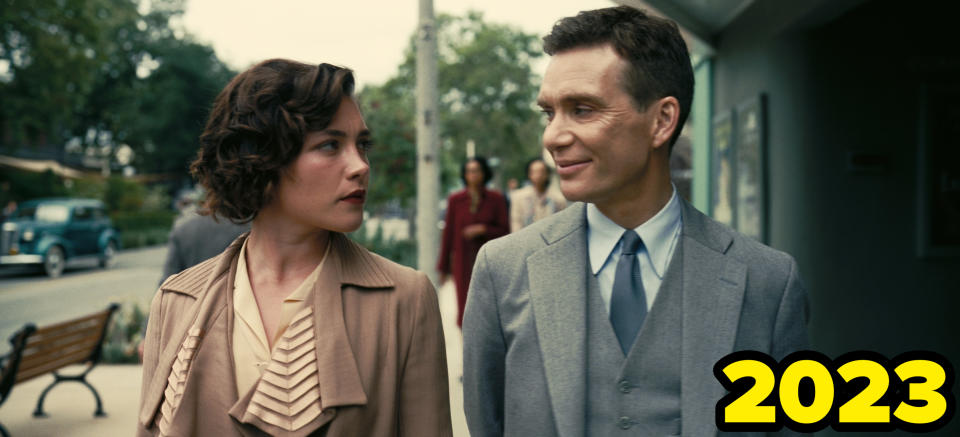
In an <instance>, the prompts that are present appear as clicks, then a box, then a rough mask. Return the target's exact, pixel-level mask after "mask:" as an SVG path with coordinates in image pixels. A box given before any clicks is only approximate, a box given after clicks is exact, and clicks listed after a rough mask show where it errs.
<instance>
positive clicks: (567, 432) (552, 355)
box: [463, 202, 807, 437]
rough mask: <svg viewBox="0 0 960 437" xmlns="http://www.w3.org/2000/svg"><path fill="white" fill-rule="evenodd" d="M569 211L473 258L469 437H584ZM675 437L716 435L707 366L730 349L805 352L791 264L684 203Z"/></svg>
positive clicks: (576, 273)
mask: <svg viewBox="0 0 960 437" xmlns="http://www.w3.org/2000/svg"><path fill="white" fill-rule="evenodd" d="M585 209H586V208H585V205H584V204H583V203H576V204H573V205H572V206H570V207H568V208H567V209H565V210H563V211H561V212H560V213H557V214H556V215H554V216H552V217H550V218H547V219H544V220H541V221H539V222H537V223H534V224H533V225H531V226H529V227H527V228H524V229H523V230H521V231H520V232H517V233H515V234H511V235H509V236H506V237H503V238H499V239H497V240H494V241H491V242H489V243H487V244H486V245H485V246H484V247H483V248H482V249H481V250H480V253H479V255H478V256H477V261H476V264H475V266H474V271H473V279H472V281H471V284H470V291H469V293H468V295H467V307H466V313H465V315H464V319H463V340H464V364H463V367H464V371H463V391H464V410H465V412H466V416H467V424H468V426H469V428H470V435H471V436H472V437H483V436H522V437H530V436H561V437H574V436H583V435H584V433H585V431H584V429H585V428H584V427H585V413H584V411H585V399H586V394H585V389H586V379H585V375H586V372H585V366H586V352H585V351H586V346H585V343H586V305H585V304H584V303H585V302H586V294H585V293H586V290H587V282H586V279H587V278H588V274H589V270H588V268H587V238H586V231H587V221H586V215H585ZM682 216H683V228H682V231H681V237H680V243H681V244H682V245H683V246H682V248H683V250H682V252H680V253H682V256H683V257H684V259H683V263H682V266H683V272H682V277H683V297H682V299H683V307H682V314H683V316H682V317H683V320H682V327H683V332H682V349H681V352H682V354H681V356H682V357H683V358H682V360H681V363H680V367H681V375H682V376H681V414H682V422H681V429H682V433H683V435H689V436H713V435H716V433H717V429H716V426H715V424H714V420H715V419H714V415H715V407H716V403H717V401H718V400H720V398H721V397H723V395H724V394H725V391H724V389H723V387H722V386H721V385H720V383H719V382H718V381H717V380H716V378H715V377H714V375H713V365H714V363H716V362H717V360H719V359H720V358H721V357H723V356H725V355H727V354H729V353H731V352H733V351H737V350H758V351H761V352H765V353H767V354H770V355H772V356H773V357H774V358H775V359H778V360H779V359H782V358H783V357H784V356H786V355H787V354H789V353H790V352H793V351H796V350H799V349H804V348H805V347H806V345H807V332H806V320H807V297H806V292H805V290H804V288H803V285H802V283H801V281H800V277H799V274H798V272H797V265H796V262H795V261H794V260H793V258H791V257H790V256H789V255H787V254H785V253H783V252H779V251H776V250H774V249H771V248H769V247H767V246H764V245H762V244H760V243H758V242H756V241H754V240H752V239H750V238H747V237H745V236H742V235H740V234H739V233H737V232H736V231H734V230H732V229H730V228H728V227H726V226H724V225H721V224H719V223H717V222H715V221H713V220H712V219H710V218H709V217H707V216H705V215H703V214H702V213H701V212H699V211H697V210H696V209H695V208H693V206H691V205H690V204H688V203H687V202H683V212H682Z"/></svg>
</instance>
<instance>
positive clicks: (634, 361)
mask: <svg viewBox="0 0 960 437" xmlns="http://www.w3.org/2000/svg"><path fill="white" fill-rule="evenodd" d="M682 259H683V255H682V254H681V247H680V245H677V248H676V249H675V251H674V254H673V259H672V260H671V262H670V266H669V268H668V269H667V274H666V276H665V277H664V278H663V283H662V284H661V285H660V291H659V292H658V293H657V298H656V299H655V300H654V303H653V307H652V308H651V309H650V311H649V313H648V315H647V319H646V321H644V323H643V328H641V329H640V334H639V335H638V336H637V340H636V341H635V342H634V344H633V348H632V349H630V352H629V354H628V356H627V357H626V358H624V356H623V352H621V351H620V345H619V343H617V337H616V334H614V332H613V327H612V326H611V325H610V319H609V316H608V315H607V311H606V310H605V309H604V306H603V299H601V297H600V289H599V285H598V283H597V279H596V278H594V277H593V276H592V275H591V276H590V278H589V280H588V282H589V284H590V285H589V289H588V293H587V294H588V297H587V411H586V416H587V420H586V426H587V435H588V436H591V437H593V436H622V435H638V436H640V435H642V436H660V435H679V434H680V347H681V339H682V335H681V334H682V332H681V329H682V324H681V322H682V321H681V309H682V299H683V290H682V287H683V280H682V277H681V272H682V271H683V266H682V265H681V264H682Z"/></svg>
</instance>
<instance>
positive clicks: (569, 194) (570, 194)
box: [560, 182, 590, 202]
mask: <svg viewBox="0 0 960 437" xmlns="http://www.w3.org/2000/svg"><path fill="white" fill-rule="evenodd" d="M571 185H572V184H567V185H564V184H563V182H561V183H560V193H562V194H563V197H564V198H565V199H567V201H568V202H589V200H588V199H589V197H590V193H589V191H588V190H586V189H585V187H581V186H579V184H577V185H573V186H571Z"/></svg>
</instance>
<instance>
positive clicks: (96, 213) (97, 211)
mask: <svg viewBox="0 0 960 437" xmlns="http://www.w3.org/2000/svg"><path fill="white" fill-rule="evenodd" d="M105 215H106V214H104V213H103V208H94V209H93V218H95V219H97V220H99V219H102V218H103V217H104V216H105Z"/></svg>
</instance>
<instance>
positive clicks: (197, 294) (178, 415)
mask: <svg viewBox="0 0 960 437" xmlns="http://www.w3.org/2000/svg"><path fill="white" fill-rule="evenodd" d="M353 87H354V82H353V76H352V73H351V72H350V70H347V69H344V68H340V67H335V66H332V65H328V64H321V65H320V66H319V67H318V66H312V65H305V64H300V63H297V62H292V61H287V60H279V59H274V60H269V61H265V62H262V63H260V64H258V65H256V66H254V67H252V68H250V69H249V70H247V71H246V72H244V73H241V74H240V75H238V76H237V77H236V78H234V79H233V80H232V81H231V82H230V83H229V84H228V85H227V87H226V88H225V89H224V90H223V91H222V92H221V93H220V95H219V96H217V98H216V100H215V101H214V106H213V109H212V112H211V114H210V118H209V120H208V122H207V125H206V128H205V130H204V132H203V134H202V135H201V137H200V143H201V148H200V151H199V154H198V157H197V159H196V161H195V162H194V163H193V165H192V167H191V170H192V172H193V174H194V176H195V177H196V178H197V179H198V180H199V181H200V183H201V184H202V185H203V186H204V188H205V189H206V190H207V193H208V194H207V199H206V204H205V206H206V208H207V209H208V210H209V212H211V213H213V214H216V215H219V216H221V217H224V218H227V219H229V220H232V221H237V222H247V221H249V222H251V230H250V232H249V234H244V235H241V236H240V237H239V238H238V239H237V240H236V241H234V242H233V244H232V245H231V246H230V247H229V248H227V249H226V250H225V251H224V252H223V253H221V254H220V255H218V256H217V257H214V258H211V259H210V260H207V261H205V262H203V263H201V264H199V265H197V266H195V267H192V268H190V269H187V270H185V271H183V272H181V273H180V274H177V275H174V276H172V277H171V278H169V279H168V280H167V281H165V282H164V284H163V285H162V286H161V288H160V291H159V292H158V293H157V295H156V297H155V298H154V301H153V304H152V306H151V309H150V323H149V326H148V328H147V333H146V338H145V340H144V344H145V351H144V367H143V380H144V382H143V389H142V393H143V394H142V397H141V407H140V418H139V419H140V420H139V425H138V434H139V435H142V436H146V435H177V436H180V435H183V436H186V435H204V436H206V435H209V436H214V435H215V436H239V435H262V434H269V435H296V436H300V435H325V436H359V435H362V436H396V435H400V436H438V435H441V436H447V435H450V434H451V430H450V411H449V399H448V392H447V372H446V369H447V365H446V357H445V355H444V341H443V331H442V329H441V324H440V315H439V309H438V306H437V300H436V294H435V292H434V290H433V287H432V285H431V284H430V282H429V280H428V279H427V277H426V276H425V275H423V274H422V273H419V272H416V271H413V270H411V269H409V268H406V267H402V266H399V265H397V264H395V263H392V262H390V261H388V260H386V259H384V258H382V257H379V256H377V255H374V254H371V253H369V252H367V251H366V250H365V249H363V248H362V247H360V246H358V245H357V244H355V243H353V242H351V241H350V240H348V239H347V238H346V237H345V236H344V235H343V234H342V233H343V232H350V231H353V230H355V229H357V228H358V227H359V226H360V223H361V220H362V218H363V203H364V198H365V195H366V191H365V190H366V188H367V182H368V177H369V166H368V162H367V158H366V153H367V150H368V149H369V148H370V146H371V140H370V131H369V130H368V129H367V127H366V125H365V124H364V121H363V117H362V116H361V114H360V111H359V109H358V107H357V104H356V101H355V100H354V99H353V97H352V92H353Z"/></svg>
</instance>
